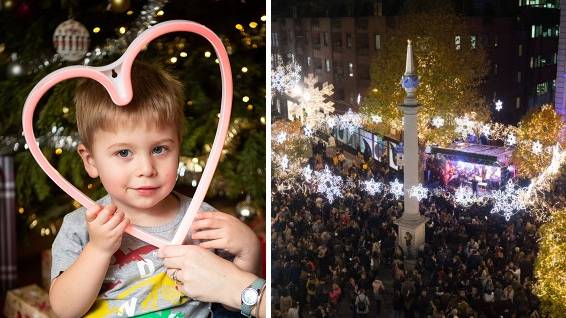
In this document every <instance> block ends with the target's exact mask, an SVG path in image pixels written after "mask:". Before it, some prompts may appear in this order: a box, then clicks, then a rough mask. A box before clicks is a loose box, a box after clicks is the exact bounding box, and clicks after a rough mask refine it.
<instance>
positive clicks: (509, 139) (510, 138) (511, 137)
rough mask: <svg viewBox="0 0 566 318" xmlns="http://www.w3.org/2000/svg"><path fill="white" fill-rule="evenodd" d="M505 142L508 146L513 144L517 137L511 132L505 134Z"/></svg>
mask: <svg viewBox="0 0 566 318" xmlns="http://www.w3.org/2000/svg"><path fill="white" fill-rule="evenodd" d="M505 143H506V144H508V145H509V146H513V145H515V144H516V143H517V137H515V135H513V133H510V134H509V135H507V139H506V140H505Z"/></svg>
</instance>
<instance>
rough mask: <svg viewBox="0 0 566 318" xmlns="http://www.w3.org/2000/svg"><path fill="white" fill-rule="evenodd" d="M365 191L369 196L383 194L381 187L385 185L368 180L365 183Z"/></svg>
mask: <svg viewBox="0 0 566 318" xmlns="http://www.w3.org/2000/svg"><path fill="white" fill-rule="evenodd" d="M363 185H364V189H365V190H366V192H367V193H369V195H375V194H376V193H380V192H381V187H382V186H383V184H382V183H381V182H376V181H375V180H373V179H370V180H367V181H364V182H363Z"/></svg>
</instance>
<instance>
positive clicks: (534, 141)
mask: <svg viewBox="0 0 566 318" xmlns="http://www.w3.org/2000/svg"><path fill="white" fill-rule="evenodd" d="M563 127H564V123H563V122H562V119H561V118H560V116H559V115H558V114H557V113H556V111H555V110H554V108H553V107H552V106H551V105H544V106H543V107H542V108H541V109H540V110H538V111H537V112H534V113H531V114H529V115H527V117H526V118H525V119H523V120H522V121H521V122H520V123H519V127H518V129H517V137H518V139H519V140H525V142H520V143H519V144H518V145H517V148H516V149H515V151H514V152H513V163H514V164H515V165H516V166H517V169H518V173H519V175H521V176H524V177H528V178H532V177H535V176H537V175H539V174H540V173H541V172H542V170H544V168H546V167H547V166H548V164H549V163H550V160H551V159H552V152H551V151H550V150H551V149H550V147H551V146H553V145H555V144H556V142H557V140H558V139H559V138H558V137H559V135H560V132H561V130H562V128H563Z"/></svg>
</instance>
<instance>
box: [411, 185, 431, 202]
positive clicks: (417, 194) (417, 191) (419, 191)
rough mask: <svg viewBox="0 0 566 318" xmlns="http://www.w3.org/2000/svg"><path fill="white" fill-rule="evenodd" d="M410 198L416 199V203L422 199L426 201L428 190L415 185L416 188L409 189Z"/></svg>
mask: <svg viewBox="0 0 566 318" xmlns="http://www.w3.org/2000/svg"><path fill="white" fill-rule="evenodd" d="M410 194H411V197H413V198H416V199H417V201H421V200H422V199H426V198H427V197H428V189H427V188H425V187H423V185H422V184H420V183H419V184H417V185H416V186H412V187H411V189H410Z"/></svg>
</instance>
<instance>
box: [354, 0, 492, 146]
mask: <svg viewBox="0 0 566 318" xmlns="http://www.w3.org/2000/svg"><path fill="white" fill-rule="evenodd" d="M407 39H411V40H412V43H413V53H414V58H415V63H416V71H417V74H418V75H419V76H420V85H419V89H418V90H417V98H418V100H419V103H420V104H421V105H422V107H421V108H420V110H419V139H420V140H421V142H422V141H424V142H426V143H434V144H439V145H445V144H447V143H450V142H452V141H453V140H454V139H455V138H456V137H457V136H458V134H457V133H456V132H455V131H454V127H455V120H454V119H455V118H456V117H459V116H463V115H464V114H467V115H468V117H469V118H470V119H475V120H486V119H488V118H489V109H488V107H487V105H486V102H485V100H484V98H482V97H481V95H480V85H481V83H482V79H483V78H484V77H485V75H486V74H487V72H488V69H489V67H488V62H487V59H486V54H485V51H484V49H483V48H482V46H481V43H480V41H479V39H478V38H477V36H475V37H474V36H472V35H471V33H470V31H469V30H467V29H466V23H465V20H464V19H463V18H462V17H460V16H458V15H457V14H456V12H455V10H454V8H452V7H451V5H450V4H449V3H446V1H441V0H440V1H439V0H426V1H425V0H413V1H408V2H407V4H406V6H405V7H404V9H403V11H402V13H401V14H400V15H399V16H398V17H397V18H396V20H395V26H394V27H393V28H392V29H391V32H390V33H389V34H388V35H387V36H386V38H385V40H384V41H383V42H384V45H383V47H382V48H381V49H380V50H377V53H376V58H375V60H374V61H373V63H372V65H371V73H370V74H371V85H370V88H369V92H368V98H367V99H366V100H365V102H364V103H363V104H362V110H361V111H362V112H363V113H365V114H368V115H379V116H381V117H382V118H383V120H382V122H381V123H379V124H377V125H373V127H371V128H374V129H377V130H378V131H380V132H382V133H390V132H391V129H394V130H396V131H400V130H402V121H401V120H402V112H401V110H400V109H399V104H401V103H402V101H403V97H404V91H403V89H402V88H401V86H400V84H399V82H400V79H401V75H402V74H403V72H404V70H405V57H406V49H407V41H406V40H407ZM434 117H441V118H442V119H443V120H444V125H443V126H442V127H439V128H437V127H435V126H433V125H432V119H433V118H434Z"/></svg>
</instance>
